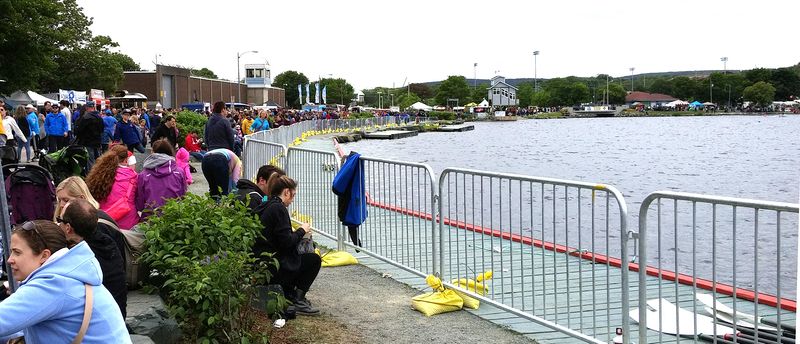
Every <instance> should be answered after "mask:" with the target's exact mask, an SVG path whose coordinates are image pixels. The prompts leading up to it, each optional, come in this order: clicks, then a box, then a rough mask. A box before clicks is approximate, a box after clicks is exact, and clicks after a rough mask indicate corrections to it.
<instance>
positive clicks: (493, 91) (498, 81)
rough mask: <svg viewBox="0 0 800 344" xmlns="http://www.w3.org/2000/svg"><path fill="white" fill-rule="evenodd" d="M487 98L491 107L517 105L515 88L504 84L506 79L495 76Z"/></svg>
mask: <svg viewBox="0 0 800 344" xmlns="http://www.w3.org/2000/svg"><path fill="white" fill-rule="evenodd" d="M488 91H489V92H488V95H487V98H488V99H489V103H490V104H491V105H492V106H516V105H519V99H517V88H516V87H514V86H511V85H509V84H507V83H506V78H504V77H502V76H499V75H498V76H495V77H494V78H492V80H491V86H489V90H488Z"/></svg>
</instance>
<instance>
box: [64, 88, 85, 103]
mask: <svg viewBox="0 0 800 344" xmlns="http://www.w3.org/2000/svg"><path fill="white" fill-rule="evenodd" d="M58 100H66V101H68V102H69V103H70V104H74V103H81V104H85V103H86V92H84V91H73V90H58Z"/></svg>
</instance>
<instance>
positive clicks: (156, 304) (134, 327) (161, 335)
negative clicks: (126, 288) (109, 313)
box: [125, 291, 181, 344]
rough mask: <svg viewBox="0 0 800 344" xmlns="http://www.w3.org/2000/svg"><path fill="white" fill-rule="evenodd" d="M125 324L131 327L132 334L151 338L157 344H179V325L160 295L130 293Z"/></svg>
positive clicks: (138, 292) (139, 292)
mask: <svg viewBox="0 0 800 344" xmlns="http://www.w3.org/2000/svg"><path fill="white" fill-rule="evenodd" d="M125 323H126V324H127V325H128V327H130V329H131V334H137V335H142V336H146V337H149V338H150V339H151V340H152V343H155V344H172V343H177V342H178V340H179V339H180V337H181V332H180V329H179V328H178V323H177V322H176V321H175V319H173V318H172V317H170V315H169V313H168V312H167V309H166V307H165V306H164V302H163V301H161V298H160V297H159V296H158V295H148V294H145V293H142V292H141V291H131V292H129V293H128V316H127V318H125ZM142 343H147V342H142Z"/></svg>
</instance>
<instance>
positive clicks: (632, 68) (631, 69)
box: [629, 67, 636, 92]
mask: <svg viewBox="0 0 800 344" xmlns="http://www.w3.org/2000/svg"><path fill="white" fill-rule="evenodd" d="M629 69H630V71H631V92H633V70H634V69H636V68H634V67H631V68H629Z"/></svg>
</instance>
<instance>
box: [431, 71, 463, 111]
mask: <svg viewBox="0 0 800 344" xmlns="http://www.w3.org/2000/svg"><path fill="white" fill-rule="evenodd" d="M469 96H470V88H469V85H468V84H467V79H466V78H465V77H464V76H461V75H451V76H448V77H447V79H446V80H445V81H442V84H441V85H439V89H438V90H437V92H436V104H439V105H445V106H446V105H448V104H447V100H448V99H458V100H459V104H465V103H467V102H466V101H467V100H469V98H470V97H469Z"/></svg>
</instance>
